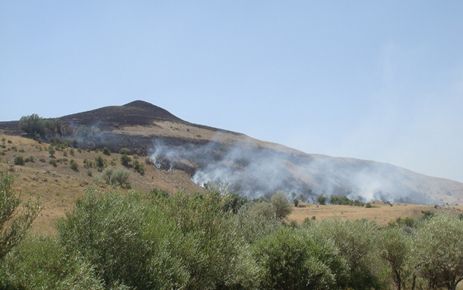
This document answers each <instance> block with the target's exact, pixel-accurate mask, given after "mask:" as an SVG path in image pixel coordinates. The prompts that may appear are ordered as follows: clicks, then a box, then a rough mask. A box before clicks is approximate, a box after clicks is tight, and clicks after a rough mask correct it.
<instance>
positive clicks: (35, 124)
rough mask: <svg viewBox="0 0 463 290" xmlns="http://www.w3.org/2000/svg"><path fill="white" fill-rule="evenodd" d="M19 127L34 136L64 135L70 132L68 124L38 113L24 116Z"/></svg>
mask: <svg viewBox="0 0 463 290" xmlns="http://www.w3.org/2000/svg"><path fill="white" fill-rule="evenodd" d="M19 127H20V128H21V130H23V131H24V132H26V133H27V134H28V135H30V136H32V137H42V138H43V137H48V136H63V135H65V134H67V133H69V128H68V126H67V125H66V124H64V123H62V122H61V121H60V120H57V119H44V118H41V117H40V116H39V115H37V114H32V115H29V116H23V117H21V119H20V120H19Z"/></svg>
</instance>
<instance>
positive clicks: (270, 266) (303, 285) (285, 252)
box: [254, 228, 347, 289]
mask: <svg viewBox="0 0 463 290" xmlns="http://www.w3.org/2000/svg"><path fill="white" fill-rule="evenodd" d="M254 253H255V256H256V258H257V261H258V263H259V265H260V266H261V267H262V268H263V271H264V277H263V279H262V285H261V288H262V289H340V288H341V285H339V284H338V281H337V278H339V280H342V279H343V273H345V272H346V270H347V265H346V262H345V260H343V259H342V257H341V256H340V255H339V254H338V252H337V249H336V247H335V246H334V244H332V243H329V242H328V243H326V242H320V241H317V240H315V239H313V238H312V237H311V236H310V235H308V234H307V233H306V232H305V231H302V230H298V229H291V228H280V229H279V230H277V231H275V232H272V233H271V234H270V235H268V236H266V237H264V238H263V239H261V240H259V241H258V242H257V243H256V244H255V246H254ZM336 274H338V275H336ZM339 282H340V283H341V281H339Z"/></svg>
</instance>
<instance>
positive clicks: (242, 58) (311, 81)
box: [0, 0, 463, 181]
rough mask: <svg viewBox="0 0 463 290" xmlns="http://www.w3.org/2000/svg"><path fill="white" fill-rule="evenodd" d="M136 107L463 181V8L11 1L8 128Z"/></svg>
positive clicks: (0, 49) (0, 7)
mask: <svg viewBox="0 0 463 290" xmlns="http://www.w3.org/2000/svg"><path fill="white" fill-rule="evenodd" d="M135 99H143V100H146V101H149V102H152V103H154V104H156V105H159V106H161V107H164V108H166V109H168V110H170V111H171V112H172V113H174V114H176V115H178V116H179V117H181V118H183V119H185V120H188V121H191V122H196V123H201V124H206V125H211V126H216V127H221V128H225V129H230V130H235V131H239V132H244V133H246V134H248V135H251V136H254V137H257V138H260V139H264V140H269V141H274V142H278V143H281V144H285V145H288V146H291V147H295V148H298V149H301V150H303V151H306V152H310V153H323V154H328V155H334V156H350V157H357V158H364V159H373V160H377V161H385V162H389V163H393V164H396V165H400V166H404V167H406V168H409V169H412V170H415V171H418V172H421V173H425V174H429V175H435V176H441V177H447V178H452V179H457V180H460V181H463V152H462V150H463V134H462V133H463V1H451V0H449V1H422V0H420V1H402V0H398V1H370V0H368V1H341V0H340V1H281V0H280V1H272V0H262V1H249V0H243V1H239V0H230V1H154V0H153V1H115V0H111V1H94V0H92V1H48V0H41V1H21V0H10V1H8V0H3V1H0V101H1V106H0V120H12V119H18V118H19V117H20V116H22V115H26V114H31V113H38V114H40V115H42V116H47V117H55V116H61V115H66V114H69V113H74V112H79V111H83V110H88V109H93V108H97V107H101V106H106V105H114V104H124V103H127V102H129V101H131V100H135Z"/></svg>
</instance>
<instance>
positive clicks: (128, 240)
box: [58, 192, 151, 289]
mask: <svg viewBox="0 0 463 290" xmlns="http://www.w3.org/2000/svg"><path fill="white" fill-rule="evenodd" d="M97 194H98V193H96V192H88V193H87V194H86V195H85V196H84V198H83V199H81V200H79V201H78V202H77V204H76V207H75V209H74V211H73V212H71V213H70V214H68V215H67V216H66V218H65V219H63V220H61V221H60V222H59V224H58V233H59V238H60V240H61V242H62V243H63V245H64V247H65V248H66V250H67V251H69V252H72V253H76V254H81V255H83V257H84V258H85V259H86V260H88V261H90V262H91V264H92V265H94V266H95V269H96V272H97V274H98V275H99V276H100V277H102V278H103V280H104V281H105V283H106V285H113V284H115V283H116V282H122V283H124V284H126V285H128V286H133V287H139V288H141V289H146V288H150V287H151V281H150V280H149V268H148V267H147V261H148V259H147V257H149V256H150V249H149V246H148V244H147V242H146V241H145V240H144V239H143V236H142V227H143V214H144V207H143V205H142V203H141V202H139V201H138V200H137V197H136V196H129V197H127V198H122V197H121V196H119V195H116V194H113V193H107V194H104V195H103V196H101V197H97Z"/></svg>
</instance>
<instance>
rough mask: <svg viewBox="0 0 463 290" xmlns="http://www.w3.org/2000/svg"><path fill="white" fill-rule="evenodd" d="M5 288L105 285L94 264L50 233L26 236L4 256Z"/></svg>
mask: <svg viewBox="0 0 463 290" xmlns="http://www.w3.org/2000/svg"><path fill="white" fill-rule="evenodd" d="M3 269H4V281H3V285H0V287H3V288H6V289H62V290H65V289H66V290H67V289H95V290H98V289H101V290H103V289H104V287H103V286H104V285H103V283H102V281H100V279H99V278H98V277H97V275H96V273H95V270H94V268H93V267H92V266H91V264H90V263H88V262H86V261H85V260H84V259H83V258H82V257H79V256H73V255H70V254H69V253H68V252H67V251H66V250H65V248H64V247H63V246H61V245H60V244H59V243H58V241H57V240H56V239H54V238H50V237H39V238H27V239H25V240H24V241H23V242H21V244H19V245H18V247H17V248H16V249H14V250H13V251H12V252H11V254H10V255H8V256H7V257H6V258H5V264H4V267H3Z"/></svg>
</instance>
